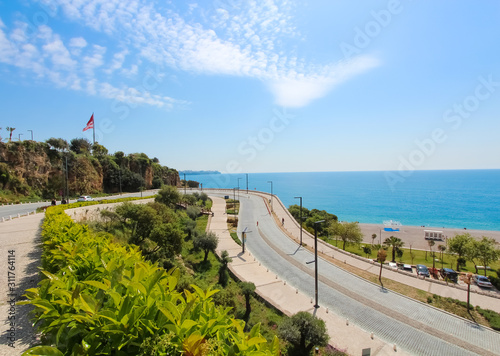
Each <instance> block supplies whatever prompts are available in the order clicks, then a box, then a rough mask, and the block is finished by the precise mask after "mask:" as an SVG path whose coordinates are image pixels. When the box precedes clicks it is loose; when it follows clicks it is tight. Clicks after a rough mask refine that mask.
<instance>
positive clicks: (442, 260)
mask: <svg viewBox="0 0 500 356" xmlns="http://www.w3.org/2000/svg"><path fill="white" fill-rule="evenodd" d="M438 250H439V252H441V268H444V259H443V253H444V251H446V246H445V245H439V246H438Z"/></svg>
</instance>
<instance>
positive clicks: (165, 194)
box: [155, 185, 181, 208]
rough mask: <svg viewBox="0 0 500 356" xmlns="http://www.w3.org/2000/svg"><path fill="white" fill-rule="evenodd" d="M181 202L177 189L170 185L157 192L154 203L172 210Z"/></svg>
mask: <svg viewBox="0 0 500 356" xmlns="http://www.w3.org/2000/svg"><path fill="white" fill-rule="evenodd" d="M180 200H181V195H180V193H179V191H178V190H177V188H175V187H172V186H171V185H166V186H164V187H163V188H161V189H160V190H159V191H158V195H157V196H156V198H155V201H156V202H158V203H162V204H165V205H166V206H168V207H170V208H174V207H175V206H176V204H177V203H178V202H179V201H180Z"/></svg>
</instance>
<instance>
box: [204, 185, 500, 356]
mask: <svg viewBox="0 0 500 356" xmlns="http://www.w3.org/2000/svg"><path fill="white" fill-rule="evenodd" d="M210 194H213V192H211V193H210ZM240 202H241V203H240V204H241V210H240V215H239V227H238V229H239V231H242V230H243V229H244V228H245V227H247V228H248V230H249V231H250V232H248V233H247V248H248V249H249V250H250V251H251V253H252V254H253V255H254V256H255V257H256V258H257V259H258V260H259V261H261V262H262V264H263V265H266V267H268V268H269V269H270V270H271V271H273V272H274V273H276V274H277V275H279V277H280V278H282V279H284V280H286V281H287V283H288V284H290V285H292V286H294V287H296V288H298V289H299V290H300V291H301V292H303V293H305V294H307V295H310V296H311V297H313V296H314V263H310V264H307V262H310V261H313V260H314V255H313V254H312V253H311V252H309V251H308V250H306V249H303V248H299V246H298V244H296V243H295V242H293V241H291V240H290V239H289V238H288V237H287V236H286V235H285V234H284V233H283V232H282V231H281V230H280V229H279V228H278V227H277V226H276V224H275V222H274V220H273V219H272V218H271V216H270V215H269V213H268V208H267V207H266V206H265V204H264V201H263V199H262V198H261V197H257V196H254V195H250V196H249V197H248V198H247V197H246V195H245V194H242V195H241V199H240ZM257 221H258V227H257V223H256V222H257ZM318 267H319V271H320V276H319V281H320V282H319V288H318V290H319V305H320V307H322V308H326V307H328V308H329V309H330V310H332V311H335V313H337V314H338V315H340V316H343V317H345V318H346V319H349V320H350V322H352V323H354V324H356V325H358V326H360V327H361V328H363V329H365V330H366V331H368V332H374V333H375V334H376V335H378V337H381V338H382V339H384V340H385V341H387V342H389V343H394V344H396V345H398V346H399V347H401V348H402V349H404V350H406V351H408V352H410V353H412V354H415V355H499V354H500V333H498V332H495V331H493V330H491V329H488V328H484V327H482V326H479V325H477V324H475V323H471V322H469V321H467V320H465V319H462V318H458V317H455V316H453V315H451V314H448V313H446V312H443V311H441V310H438V309H435V308H432V307H430V306H428V305H426V304H423V303H420V302H417V301H414V300H412V299H409V298H407V297H404V296H402V295H399V294H397V293H394V292H391V291H389V290H387V289H382V288H381V287H380V286H378V285H375V284H372V283H370V282H367V281H366V280H363V279H361V278H359V277H357V276H355V275H353V274H350V273H348V272H345V271H344V270H342V269H340V268H338V267H336V266H334V265H332V264H330V263H328V262H325V261H323V260H321V259H320V260H319V264H318Z"/></svg>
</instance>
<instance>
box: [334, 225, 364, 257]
mask: <svg viewBox="0 0 500 356" xmlns="http://www.w3.org/2000/svg"><path fill="white" fill-rule="evenodd" d="M328 229H329V232H330V234H332V235H333V236H338V237H339V238H340V239H341V240H342V242H343V245H342V249H343V250H345V247H346V244H359V243H361V241H363V234H362V233H361V229H360V228H359V224H358V223H357V222H347V221H344V222H341V223H339V222H337V221H333V222H332V224H331V225H330V226H329V228H328Z"/></svg>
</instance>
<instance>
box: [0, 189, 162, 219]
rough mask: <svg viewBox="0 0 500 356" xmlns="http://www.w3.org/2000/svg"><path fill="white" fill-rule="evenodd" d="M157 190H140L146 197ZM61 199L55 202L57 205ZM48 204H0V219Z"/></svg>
mask: <svg viewBox="0 0 500 356" xmlns="http://www.w3.org/2000/svg"><path fill="white" fill-rule="evenodd" d="M157 192H158V190H145V191H143V192H142V196H143V197H147V196H150V195H155V194H156V193H157ZM140 196H141V193H140V192H138V193H123V194H122V195H110V196H107V197H100V198H95V199H94V200H104V199H118V198H129V197H140ZM69 202H70V203H74V202H76V199H71V200H70V201H69ZM60 203H61V201H58V202H57V205H59V204H60ZM47 205H50V202H42V203H26V204H14V205H4V206H0V221H1V219H2V218H4V219H9V217H13V218H14V217H17V214H20V215H26V214H28V213H32V212H33V211H36V209H38V208H41V207H43V206H47Z"/></svg>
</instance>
